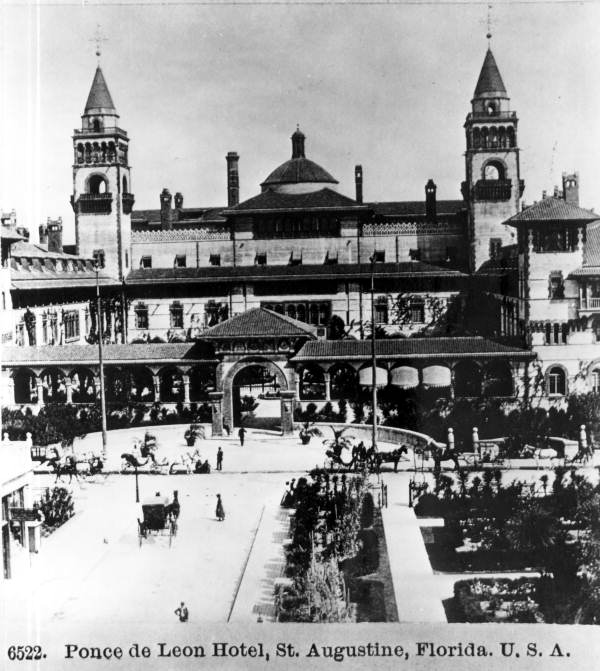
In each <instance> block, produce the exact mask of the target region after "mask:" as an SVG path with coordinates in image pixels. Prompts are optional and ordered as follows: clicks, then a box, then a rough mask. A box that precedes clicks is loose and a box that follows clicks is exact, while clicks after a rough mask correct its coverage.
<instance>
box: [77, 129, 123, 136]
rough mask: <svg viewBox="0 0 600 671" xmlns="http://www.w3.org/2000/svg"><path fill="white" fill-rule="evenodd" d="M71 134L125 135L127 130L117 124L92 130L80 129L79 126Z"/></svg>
mask: <svg viewBox="0 0 600 671" xmlns="http://www.w3.org/2000/svg"><path fill="white" fill-rule="evenodd" d="M73 135H75V136H78V137H94V136H95V137H101V136H102V135H122V136H124V137H127V131H125V130H123V129H122V128H119V127H118V126H107V127H105V128H101V129H100V130H92V129H91V128H88V129H86V130H82V129H81V128H75V130H74V131H73Z"/></svg>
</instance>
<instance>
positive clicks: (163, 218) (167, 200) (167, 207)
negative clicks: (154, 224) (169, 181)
mask: <svg viewBox="0 0 600 671" xmlns="http://www.w3.org/2000/svg"><path fill="white" fill-rule="evenodd" d="M172 200H173V197H172V196H171V192H170V191H169V189H167V188H164V189H163V190H162V192H161V194H160V227H161V228H162V230H163V231H168V230H171V229H172V228H173V219H172V212H171V201H172Z"/></svg>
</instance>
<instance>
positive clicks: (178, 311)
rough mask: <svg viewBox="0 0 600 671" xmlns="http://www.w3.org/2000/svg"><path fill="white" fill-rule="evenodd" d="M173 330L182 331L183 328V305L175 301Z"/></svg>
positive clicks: (172, 321)
mask: <svg viewBox="0 0 600 671" xmlns="http://www.w3.org/2000/svg"><path fill="white" fill-rule="evenodd" d="M170 313H171V328H172V329H182V328H183V305H181V303H179V301H175V302H174V303H172V304H171V309H170Z"/></svg>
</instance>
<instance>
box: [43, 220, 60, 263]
mask: <svg viewBox="0 0 600 671" xmlns="http://www.w3.org/2000/svg"><path fill="white" fill-rule="evenodd" d="M46 230H47V232H48V234H47V235H48V251H49V252H57V253H58V254H62V251H63V243H62V217H59V218H58V219H55V220H53V219H50V217H48V222H47V223H46Z"/></svg>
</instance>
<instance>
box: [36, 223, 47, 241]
mask: <svg viewBox="0 0 600 671" xmlns="http://www.w3.org/2000/svg"><path fill="white" fill-rule="evenodd" d="M38 230H39V232H40V245H47V244H48V229H47V228H46V226H45V225H44V224H40V227H39V229H38Z"/></svg>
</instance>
